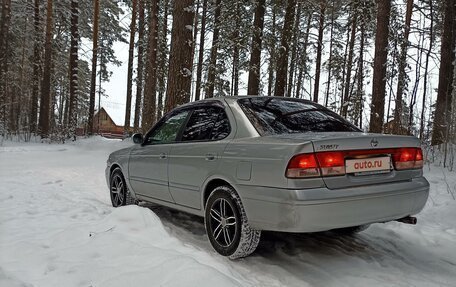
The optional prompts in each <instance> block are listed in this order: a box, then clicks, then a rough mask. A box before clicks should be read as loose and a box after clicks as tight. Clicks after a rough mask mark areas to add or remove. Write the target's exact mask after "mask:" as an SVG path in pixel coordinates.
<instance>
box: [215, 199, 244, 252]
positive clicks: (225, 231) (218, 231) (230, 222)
mask: <svg viewBox="0 0 456 287" xmlns="http://www.w3.org/2000/svg"><path fill="white" fill-rule="evenodd" d="M236 223H237V222H236V217H235V215H234V208H233V206H232V205H231V203H230V202H229V201H227V200H226V199H224V198H219V199H217V200H215V201H214V203H213V204H212V207H211V211H210V226H211V231H212V235H213V238H214V239H215V241H216V242H217V244H219V245H220V246H222V247H228V246H230V245H231V244H232V243H233V240H234V238H235V237H236V235H237V234H236V233H237V229H236Z"/></svg>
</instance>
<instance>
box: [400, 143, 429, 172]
mask: <svg viewBox="0 0 456 287" xmlns="http://www.w3.org/2000/svg"><path fill="white" fill-rule="evenodd" d="M393 162H394V167H395V168H396V170H404V169H419V168H422V167H423V151H422V150H421V148H400V149H397V150H396V152H394V153H393Z"/></svg>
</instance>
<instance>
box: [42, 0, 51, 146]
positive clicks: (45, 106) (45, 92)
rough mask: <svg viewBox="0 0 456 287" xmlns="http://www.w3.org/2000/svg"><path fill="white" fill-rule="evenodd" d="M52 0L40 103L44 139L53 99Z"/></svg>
mask: <svg viewBox="0 0 456 287" xmlns="http://www.w3.org/2000/svg"><path fill="white" fill-rule="evenodd" d="M52 9H53V3H52V0H47V9H46V14H47V15H46V41H45V44H44V73H43V83H42V84H41V103H40V120H39V133H40V135H41V137H42V138H47V137H48V136H49V121H50V100H51V99H50V98H51V61H52V37H53V23H52Z"/></svg>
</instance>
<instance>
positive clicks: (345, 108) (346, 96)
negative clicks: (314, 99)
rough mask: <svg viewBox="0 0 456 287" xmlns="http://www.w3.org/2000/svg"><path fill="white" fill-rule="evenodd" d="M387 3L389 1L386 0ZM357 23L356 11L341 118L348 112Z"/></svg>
mask: <svg viewBox="0 0 456 287" xmlns="http://www.w3.org/2000/svg"><path fill="white" fill-rule="evenodd" d="M388 1H389V0H388ZM357 22H358V16H357V14H356V11H355V12H354V14H353V22H352V28H351V35H350V44H349V48H348V60H347V71H346V74H345V83H344V95H343V98H342V113H341V115H342V117H344V118H345V117H347V111H348V104H349V103H348V100H349V98H350V82H351V74H352V66H353V53H354V47H355V39H356V27H357Z"/></svg>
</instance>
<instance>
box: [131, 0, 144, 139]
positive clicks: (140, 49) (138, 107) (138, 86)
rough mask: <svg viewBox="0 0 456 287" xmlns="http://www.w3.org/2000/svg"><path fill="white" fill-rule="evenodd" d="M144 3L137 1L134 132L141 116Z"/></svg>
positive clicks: (137, 129)
mask: <svg viewBox="0 0 456 287" xmlns="http://www.w3.org/2000/svg"><path fill="white" fill-rule="evenodd" d="M144 1H145V0H138V6H139V11H138V66H137V75H136V100H135V119H134V122H133V129H134V131H135V132H138V131H139V118H140V114H141V100H142V95H143V79H144V73H143V70H144V69H143V67H144V62H143V61H144V45H145V43H144V32H145V29H144V27H145V25H144Z"/></svg>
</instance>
